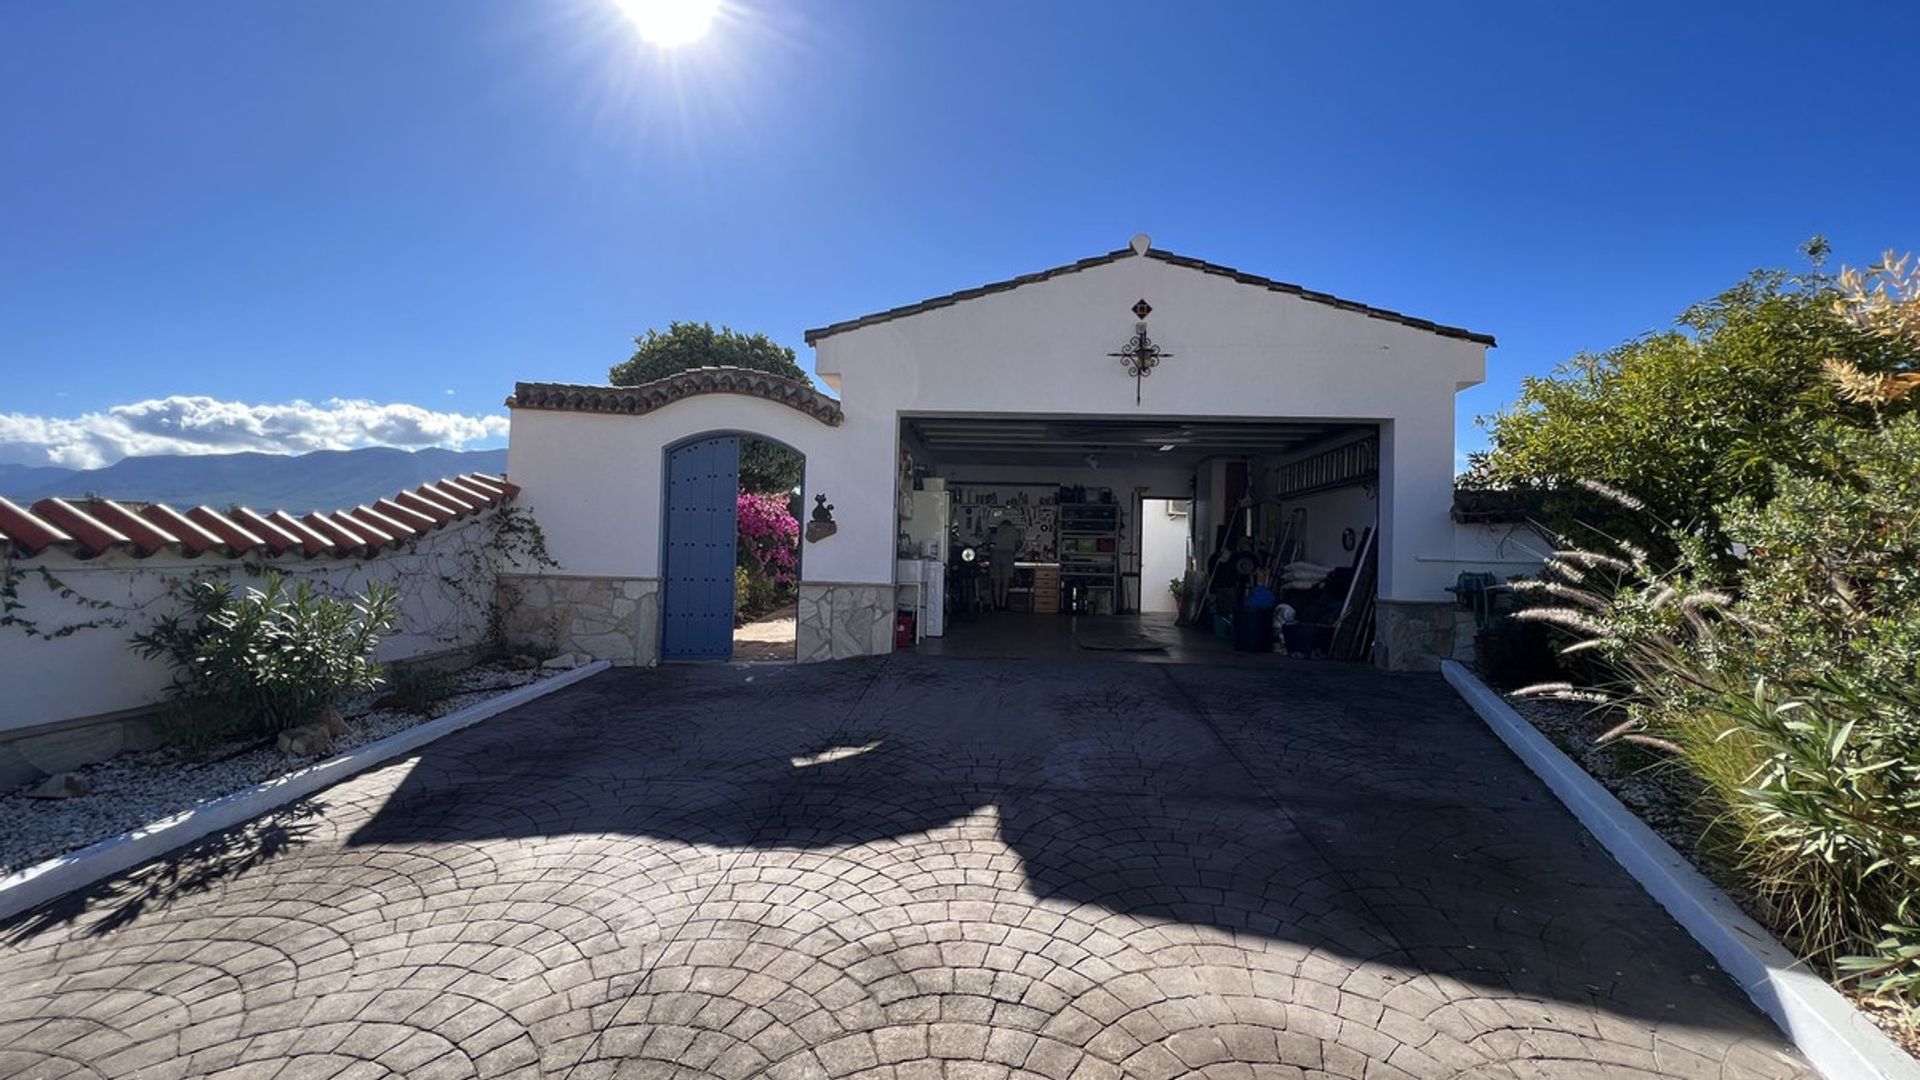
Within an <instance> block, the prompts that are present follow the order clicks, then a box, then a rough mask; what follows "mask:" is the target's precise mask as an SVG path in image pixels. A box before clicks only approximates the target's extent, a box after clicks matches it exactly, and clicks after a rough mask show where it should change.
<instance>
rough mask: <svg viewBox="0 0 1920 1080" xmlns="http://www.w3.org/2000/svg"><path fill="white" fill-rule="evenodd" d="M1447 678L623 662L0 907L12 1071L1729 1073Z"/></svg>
mask: <svg viewBox="0 0 1920 1080" xmlns="http://www.w3.org/2000/svg"><path fill="white" fill-rule="evenodd" d="M1806 1071H1807V1070H1806V1068H1805V1066H1804V1064H1803V1063H1802V1062H1801V1061H1800V1060H1799V1059H1798V1058H1797V1057H1796V1056H1795V1055H1794V1054H1793V1053H1792V1052H1791V1051H1790V1050H1789V1049H1788V1048H1787V1047H1786V1046H1785V1045H1784V1043H1783V1040H1782V1038H1781V1037H1780V1035H1779V1034H1778V1033H1777V1032H1776V1031H1775V1030H1774V1029H1773V1028H1772V1027H1771V1026H1769V1024H1768V1023H1767V1022H1766V1021H1765V1020H1764V1019H1762V1018H1761V1017H1760V1016H1759V1015H1758V1014H1757V1013H1756V1012H1755V1011H1754V1010H1753V1009H1752V1008H1751V1007H1750V1006H1749V1005H1748V1004H1747V1002H1746V1001H1745V999H1744V998H1743V997H1742V996H1741V994H1740V993H1739V991H1738V990H1737V989H1736V988H1735V987H1734V986H1733V985H1731V983H1730V982H1729V981H1728V980H1727V979H1726V978H1725V977H1724V976H1723V975H1722V974H1720V973H1719V972H1717V971H1716V970H1714V968H1713V967H1712V966H1711V965H1710V963H1709V961H1708V958H1707V957H1706V956H1705V954H1703V953H1702V952H1701V951H1700V950H1699V949H1698V948H1697V947H1696V946H1695V945H1694V944H1693V943H1692V942H1691V941H1690V940H1689V939H1688V938H1687V937H1686V936H1685V935H1684V934H1683V933H1682V932H1681V931H1680V930H1678V929H1677V928H1676V927H1675V926H1674V925H1673V924H1672V923H1671V922H1669V920H1668V919H1667V918H1666V917H1665V916H1664V915H1663V913H1662V912H1661V911H1660V910H1659V909H1658V908H1657V907H1656V906H1655V905H1654V904H1653V903H1652V902H1651V901H1650V900H1649V899H1648V898H1647V897H1646V896H1645V895H1644V894H1643V893H1642V892H1641V891H1640V890H1639V889H1638V888H1637V887H1636V886H1635V884H1634V883H1633V882H1632V881H1631V880H1630V879H1628V878H1627V877H1626V876H1625V875H1624V874H1622V873H1621V871H1620V870H1619V869H1618V868H1617V867H1615V866H1614V865H1613V863H1612V862H1611V861H1609V859H1608V858H1607V856H1606V855H1605V854H1604V853H1603V852H1601V851H1599V850H1598V849H1597V848H1595V847H1594V846H1593V845H1592V844H1591V843H1590V842H1589V841H1588V839H1587V837H1586V836H1585V835H1584V834H1583V833H1582V831H1581V830H1580V828H1579V827H1578V826H1577V825H1576V824H1575V823H1574V821H1573V820H1572V819H1571V818H1570V817H1569V816H1568V815H1567V814H1566V813H1565V812H1564V811H1563V810H1562V809H1561V808H1560V807H1559V805H1558V804H1557V803H1555V802H1554V801H1553V800H1552V798H1551V797H1550V796H1549V795H1548V794H1547V792H1546V791H1545V789H1543V788H1542V787H1541V786H1540V785H1539V784H1538V783H1536V782H1535V781H1534V780H1533V778H1532V777H1531V776H1530V775H1529V774H1528V773H1526V772H1525V771H1524V770H1523V769H1522V768H1521V767H1520V766H1519V765H1518V764H1517V763H1516V762H1515V761H1514V760H1513V759H1512V758H1511V757H1510V756H1509V755H1508V754H1507V752H1506V751H1505V749H1504V748H1503V747H1501V746H1500V745H1499V744H1498V743H1497V742H1495V741H1494V740H1493V739H1492V738H1491V737H1490V736H1489V735H1488V734H1487V733H1485V732H1484V731H1483V730H1482V729H1481V727H1480V726H1479V724H1478V722H1477V721H1476V720H1474V719H1473V718H1472V717H1471V716H1470V715H1469V714H1467V713H1466V712H1465V711H1464V710H1463V709H1462V707H1461V706H1460V705H1459V704H1458V703H1457V701H1455V699H1454V698H1453V697H1452V695H1451V694H1450V692H1449V691H1448V690H1447V689H1446V687H1445V686H1444V685H1442V684H1441V683H1440V682H1439V681H1438V680H1437V679H1435V678H1432V677H1411V676H1409V677H1394V676H1385V675H1381V674H1377V673H1375V672H1372V671H1368V670H1363V669H1359V668H1353V667H1344V666H1337V665H1328V664H1320V665H1311V664H1305V663H1288V662H1281V661H1275V662H1274V663H1271V664H1266V665H1263V666H1261V667H1257V668H1255V667H1197V666H1177V665H1167V664H1151V663H1122V662H1112V663H1095V662H1087V663H1056V662H1037V661H1026V662H1022V661H992V660H978V661H976V660H959V659H946V660H940V659H930V658H915V657H911V656H897V657H893V658H890V659H886V660H871V661H854V662H847V663H840V664H832V665H819V666H809V667H801V668H768V667H761V668H753V667H708V668H668V669H664V670H659V671H651V672H645V671H621V672H611V673H607V674H604V675H600V676H597V677H595V678H593V679H591V680H588V681H587V682H584V683H582V684H580V685H578V686H576V687H574V688H572V689H569V690H567V691H563V692H561V693H559V694H556V695H553V696H551V697H548V698H545V699H543V700H541V701H539V702H536V703H534V704H531V705H528V706H525V707H522V708H520V709H517V710H515V711H514V712H512V713H510V714H507V715H505V716H502V717H499V718H496V719H494V720H491V721H488V722H487V723H485V724H483V725H481V726H479V727H477V728H474V729H471V730H469V731H467V732H464V733H462V734H459V735H456V736H453V737H451V738H448V739H445V740H442V741H441V742H439V743H437V744H435V745H433V746H431V747H429V748H428V750H427V751H426V752H425V754H424V756H422V757H421V758H419V759H417V760H414V761H410V762H405V763H397V764H394V765H392V766H390V767H387V768H384V769H380V770H378V771H375V772H372V773H368V774H366V775H363V776H361V777H359V778H357V779H355V780H352V781H350V782H348V783H345V784H342V785H340V786H338V787H335V788H333V789H331V790H329V791H327V792H325V793H323V794H322V795H321V796H320V797H319V798H318V799H317V800H315V801H314V802H313V803H309V804H303V805H301V806H297V807H294V808H292V809H290V810H289V811H288V812H286V813H284V814H281V815H277V816H276V817H275V818H274V819H271V820H268V821H263V822H260V823H257V824H256V825H255V826H254V827H253V828H251V829H249V830H246V831H245V832H242V833H237V834H234V835H231V836H228V837H225V838H222V839H220V840H219V841H218V842H213V843H209V844H206V845H203V846H202V847H201V848H199V849H197V850H194V851H192V852H190V853H188V854H186V855H185V856H183V857H182V858H180V859H176V860H174V861H172V862H171V863H169V864H167V865H164V866H156V867H151V868H148V869H147V870H146V871H143V872H141V873H138V874H136V875H133V876H132V877H129V878H126V879H122V880H120V881H118V882H115V883H113V884H112V885H111V886H109V887H108V888H105V889H102V890H96V892H95V893H94V894H93V895H91V896H89V897H85V898H79V899H75V900H74V901H72V902H70V903H69V904H67V905H66V906H65V907H64V908H63V909H61V910H57V911H51V912H44V913H42V914H41V915H39V916H38V917H36V918H34V919H31V920H28V921H26V922H22V923H19V924H17V925H15V926H13V927H12V928H11V929H10V930H9V937H8V940H7V943H6V944H5V946H4V947H3V951H0V1076H28V1077H55V1076H76V1077H92V1076H135V1075H137V1076H150V1077H178V1076H202V1075H216V1076H221V1077H283V1078H296V1077H297V1078H307V1077H312V1078H319V1077H377V1076H388V1075H391V1076H406V1077H422V1078H436V1077H461V1076H483V1077H491V1076H501V1075H512V1076H551V1077H568V1076H570V1077H577V1078H581V1080H585V1078H588V1077H607V1076H635V1077H705V1076H720V1077H750V1076H759V1075H768V1076H833V1077H843V1076H861V1077H898V1078H908V1077H935V1076H945V1077H1047V1078H1053V1080H1059V1078H1065V1077H1117V1076H1130V1077H1171V1076H1208V1077H1301V1076H1309V1077H1321V1076H1339V1077H1354V1078H1366V1080H1379V1078H1383V1077H1406V1076H1412V1077H1456V1076H1470V1077H1576V1076H1578V1077H1587V1076H1592V1077H1646V1076H1672V1077H1689V1078H1694V1077H1748V1076H1766V1077H1774V1076H1793V1075H1804V1074H1806Z"/></svg>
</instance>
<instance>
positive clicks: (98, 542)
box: [33, 499, 133, 551]
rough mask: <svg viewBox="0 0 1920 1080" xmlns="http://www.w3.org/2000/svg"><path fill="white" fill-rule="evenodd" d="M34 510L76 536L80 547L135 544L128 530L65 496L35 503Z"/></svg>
mask: <svg viewBox="0 0 1920 1080" xmlns="http://www.w3.org/2000/svg"><path fill="white" fill-rule="evenodd" d="M33 512H34V514H35V515H36V516H38V517H39V518H40V520H41V521H50V522H52V523H53V524H54V525H56V526H58V527H59V528H60V529H62V530H63V531H65V532H66V534H67V535H68V536H71V537H73V539H74V540H75V541H76V542H77V543H79V544H80V546H81V547H84V548H87V549H88V550H91V551H104V550H105V549H107V548H110V547H113V546H115V545H117V544H131V543H133V540H132V539H131V538H130V537H128V536H127V534H126V533H123V532H121V531H119V530H118V529H115V528H113V527H112V526H110V525H108V524H107V523H106V522H103V521H101V520H100V519H99V518H96V517H94V516H92V515H91V514H88V513H87V512H86V511H84V510H82V509H80V508H79V507H77V506H75V505H73V504H72V503H70V502H68V501H67V500H65V499H41V500H40V501H39V502H37V503H34V504H33Z"/></svg>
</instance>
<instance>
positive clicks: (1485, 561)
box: [1418, 523, 1553, 584]
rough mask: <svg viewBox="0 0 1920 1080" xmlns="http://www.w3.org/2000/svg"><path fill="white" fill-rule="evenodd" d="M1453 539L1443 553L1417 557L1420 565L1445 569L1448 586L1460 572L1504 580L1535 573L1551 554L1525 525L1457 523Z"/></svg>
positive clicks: (1548, 546)
mask: <svg viewBox="0 0 1920 1080" xmlns="http://www.w3.org/2000/svg"><path fill="white" fill-rule="evenodd" d="M1452 540H1453V543H1452V545H1451V546H1450V547H1448V548H1447V549H1445V550H1443V551H1432V552H1421V553H1420V554H1419V556H1418V558H1419V559H1420V561H1421V562H1423V563H1430V564H1433V565H1438V566H1443V567H1445V570H1446V574H1447V583H1448V584H1452V583H1453V581H1454V579H1455V578H1456V577H1457V576H1458V575H1459V574H1460V573H1461V572H1463V571H1473V572H1477V573H1489V574H1493V575H1495V576H1497V577H1499V578H1501V579H1503V580H1504V579H1507V578H1512V577H1516V576H1519V575H1523V574H1524V575H1533V574H1537V573H1539V572H1540V570H1541V568H1542V567H1543V566H1544V565H1545V564H1546V560H1547V556H1548V555H1550V554H1552V552H1553V548H1552V545H1550V544H1549V543H1547V541H1546V540H1545V539H1543V538H1541V536H1540V534H1539V533H1536V532H1534V531H1533V530H1532V529H1530V528H1528V527H1526V526H1525V525H1463V524H1458V523H1456V524H1455V525H1454V527H1453V536H1452Z"/></svg>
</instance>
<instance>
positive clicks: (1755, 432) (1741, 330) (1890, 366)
mask: <svg viewBox="0 0 1920 1080" xmlns="http://www.w3.org/2000/svg"><path fill="white" fill-rule="evenodd" d="M1822 250H1823V249H1822V248H1821V247H1820V245H1819V242H1818V241H1816V242H1815V243H1814V244H1813V245H1809V252H1810V253H1813V254H1815V255H1816V257H1817V255H1818V253H1819V252H1820V251H1822ZM1842 284H1843V283H1842V282H1841V280H1840V279H1837V278H1835V277H1833V276H1831V275H1828V274H1825V273H1822V272H1821V271H1820V269H1819V268H1818V266H1817V265H1816V266H1815V268H1814V269H1813V270H1812V271H1811V272H1808V273H1802V274H1794V273H1789V272H1787V271H1784V270H1768V271H1759V272H1756V273H1754V274H1752V275H1751V276H1749V277H1748V278H1747V279H1746V280H1745V281H1743V282H1741V283H1739V284H1737V285H1735V286H1734V287H1732V288H1730V289H1728V290H1726V291H1725V292H1722V293H1721V294H1719V295H1718V296H1715V297H1713V298H1712V299H1709V300H1706V301H1704V302H1701V303H1699V304H1695V305H1694V306H1692V307H1690V308H1688V309H1687V310H1686V311H1685V312H1683V313H1682V314H1681V316H1680V317H1679V319H1678V320H1677V322H1676V326H1675V328H1674V329H1671V330H1667V331H1663V332H1660V333H1655V334H1649V335H1647V336H1646V337H1642V338H1638V339H1635V340H1633V341H1628V342H1626V343H1624V344H1621V345H1618V346H1616V347H1614V348H1612V349H1608V350H1607V351H1605V352H1600V353H1586V354H1582V355H1579V356H1576V357H1574V358H1573V359H1572V360H1569V361H1567V362H1566V363H1565V364H1563V365H1562V366H1561V367H1560V368H1559V369H1557V370H1556V371H1555V372H1554V373H1553V374H1551V375H1547V376H1540V377H1530V378H1528V379H1526V380H1525V381H1524V382H1523V383H1522V385H1521V391H1520V396H1519V398H1518V400H1517V401H1516V402H1515V403H1514V404H1513V405H1512V406H1511V407H1509V408H1507V409H1505V410H1503V411H1502V412H1500V413H1498V414H1497V415H1495V416H1493V417H1491V418H1487V419H1486V420H1484V421H1483V423H1485V424H1486V425H1487V428H1488V434H1489V441H1490V443H1491V447H1490V449H1489V450H1488V451H1487V452H1486V453H1484V454H1481V455H1477V456H1476V458H1475V460H1474V462H1473V464H1472V467H1471V468H1470V469H1469V472H1468V475H1467V477H1466V478H1465V479H1464V482H1465V483H1468V484H1477V485H1484V486H1503V487H1510V486H1539V487H1546V488H1551V489H1554V490H1555V492H1556V495H1557V497H1556V498H1555V499H1551V500H1549V504H1548V505H1549V512H1550V513H1551V514H1552V516H1554V517H1555V518H1556V521H1555V524H1560V525H1565V524H1567V523H1568V522H1569V521H1571V520H1574V519H1580V520H1585V521H1592V520H1594V519H1595V518H1596V517H1599V518H1602V519H1608V514H1607V513H1606V512H1605V511H1604V508H1603V507H1601V506H1600V505H1599V504H1597V503H1596V502H1595V501H1594V500H1592V499H1589V498H1587V497H1585V496H1584V495H1582V494H1581V493H1580V492H1578V491H1577V490H1576V489H1573V488H1572V487H1570V486H1569V482H1570V481H1572V480H1573V479H1575V478H1580V479H1587V480H1594V481H1600V482H1603V483H1605V484H1607V485H1610V486H1612V487H1615V488H1618V489H1620V490H1622V491H1624V492H1626V493H1628V494H1629V495H1631V496H1633V497H1634V498H1636V499H1638V500H1639V501H1641V502H1643V503H1645V504H1646V505H1647V507H1648V508H1649V509H1650V510H1651V511H1652V513H1653V514H1654V515H1655V516H1656V517H1657V518H1658V519H1660V520H1661V521H1663V522H1667V523H1684V524H1686V525H1688V526H1691V527H1697V528H1698V529H1700V530H1701V531H1702V532H1703V533H1704V534H1705V535H1706V536H1707V537H1708V538H1709V539H1710V540H1713V541H1718V540H1720V539H1722V538H1724V528H1723V526H1724V522H1723V521H1722V515H1723V512H1724V508H1725V507H1727V506H1728V505H1729V504H1731V503H1733V502H1734V501H1736V500H1746V501H1748V502H1750V503H1754V504H1759V505H1764V504H1765V503H1766V501H1767V500H1768V499H1770V498H1771V497H1772V495H1773V492H1774V487H1775V477H1776V475H1777V474H1778V472H1779V470H1780V469H1782V468H1785V469H1787V470H1789V471H1790V472H1792V473H1794V474H1800V475H1831V474H1832V472H1833V470H1834V468H1835V466H1836V464H1837V461H1836V458H1835V439H1836V437H1837V435H1838V432H1839V431H1840V430H1844V429H1846V428H1857V427H1861V426H1864V425H1866V424H1867V423H1869V422H1870V421H1871V419H1872V418H1873V416H1874V415H1875V413H1874V410H1873V409H1871V408H1870V407H1868V406H1865V405H1862V404H1858V403H1846V402H1841V403H1836V401H1835V396H1834V392H1833V383H1832V381H1831V378H1830V376H1829V374H1828V371H1827V368H1828V366H1829V364H1831V363H1833V362H1836V361H1837V362H1839V363H1842V364H1845V365H1847V366H1849V367H1850V368H1852V369H1854V370H1857V371H1859V372H1862V373H1865V374H1867V375H1870V376H1880V375H1883V374H1885V373H1889V372H1893V371H1898V370H1902V369H1905V368H1908V367H1911V366H1912V365H1913V363H1914V362H1915V360H1916V359H1920V355H1916V354H1917V352H1920V350H1917V349H1916V347H1915V346H1914V344H1913V343H1912V342H1911V341H1909V340H1906V339H1903V338H1900V337H1897V336H1895V335H1889V334H1884V333H1877V332H1874V331H1873V330H1872V329H1871V328H1870V327H1868V326H1866V325H1865V324H1864V323H1862V322H1861V321H1860V320H1858V319H1855V318H1852V317H1850V314H1851V313H1850V312H1849V310H1848V307H1847V301H1846V300H1845V296H1846V295H1849V294H1847V293H1845V292H1843V289H1842Z"/></svg>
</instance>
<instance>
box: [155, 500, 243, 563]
mask: <svg viewBox="0 0 1920 1080" xmlns="http://www.w3.org/2000/svg"><path fill="white" fill-rule="evenodd" d="M140 516H141V517H143V518H146V519H147V520H148V521H151V522H153V523H154V524H155V525H158V526H160V527H161V528H163V529H165V530H167V531H168V532H170V533H172V534H173V535H174V536H176V537H179V539H180V550H182V551H184V552H186V553H187V554H189V555H202V554H205V553H206V552H209V551H212V550H213V549H215V548H217V547H220V546H221V545H222V544H223V541H222V540H221V539H220V538H219V537H218V536H216V535H214V534H213V533H211V532H209V531H207V529H206V527H205V526H203V525H201V524H200V523H199V522H197V521H194V520H192V519H191V518H189V517H187V515H185V514H182V513H181V512H180V511H178V510H175V509H174V508H173V507H171V506H168V505H167V504H166V503H148V504H147V505H145V506H143V507H141V508H140Z"/></svg>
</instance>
